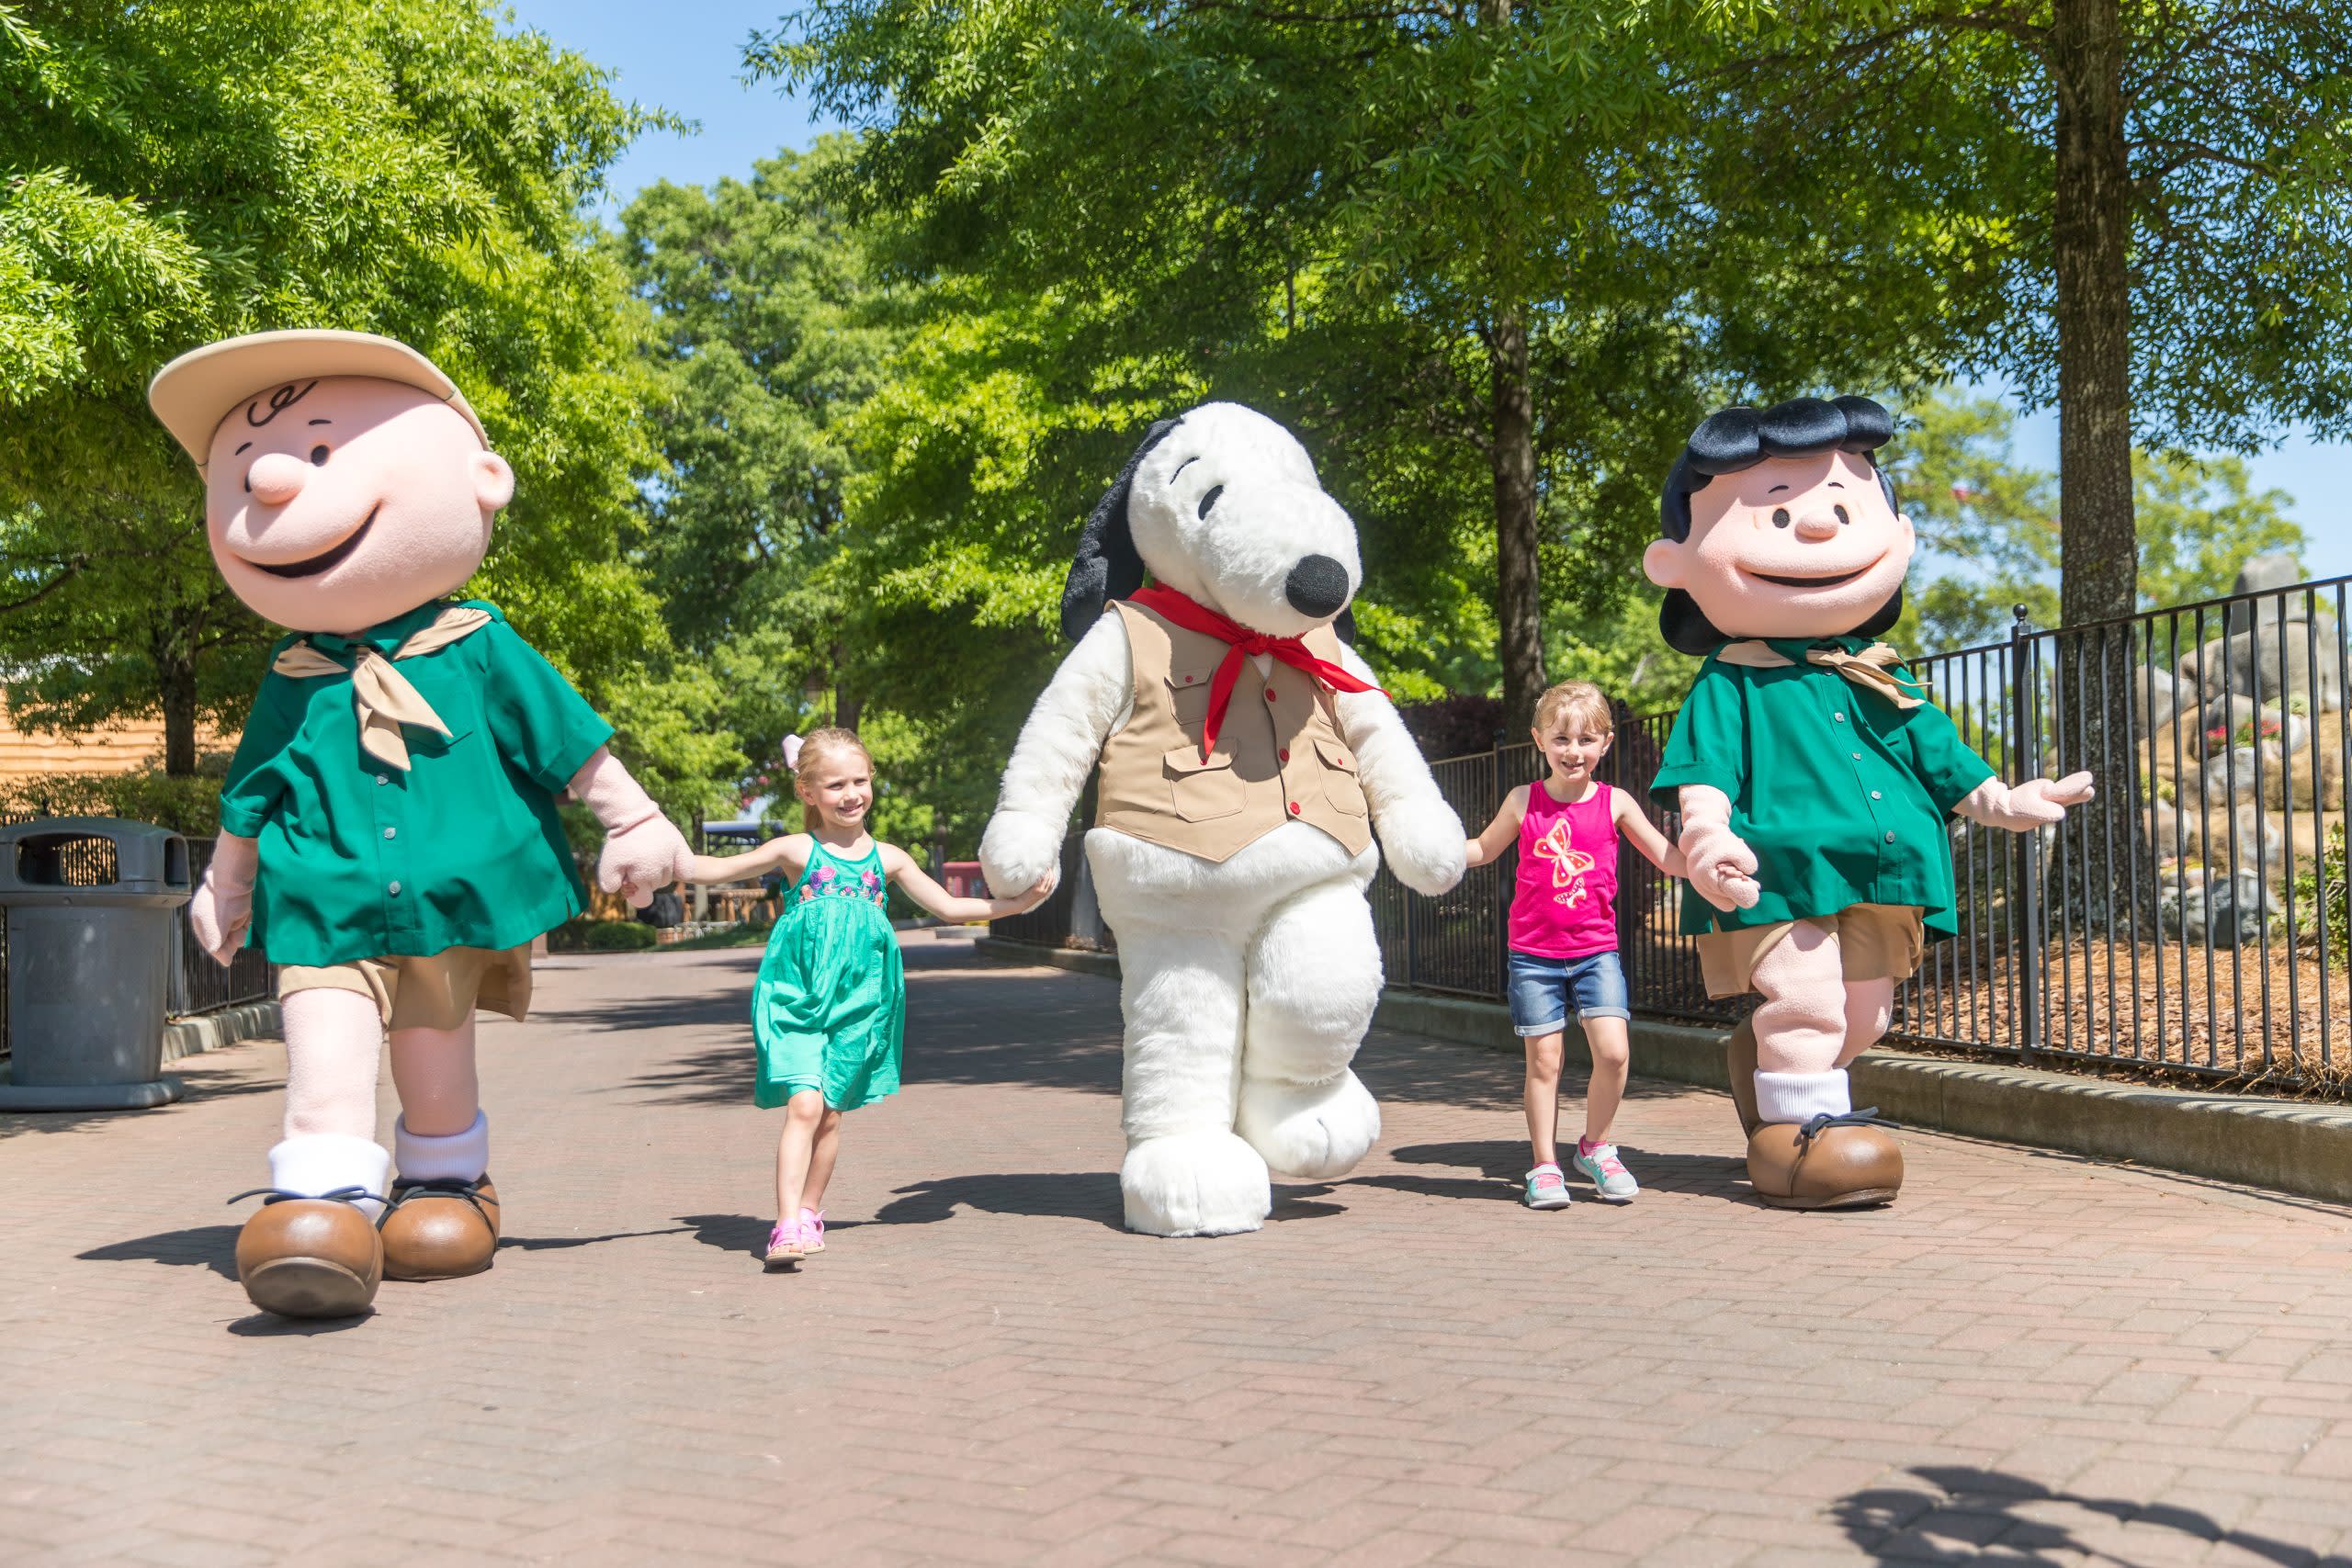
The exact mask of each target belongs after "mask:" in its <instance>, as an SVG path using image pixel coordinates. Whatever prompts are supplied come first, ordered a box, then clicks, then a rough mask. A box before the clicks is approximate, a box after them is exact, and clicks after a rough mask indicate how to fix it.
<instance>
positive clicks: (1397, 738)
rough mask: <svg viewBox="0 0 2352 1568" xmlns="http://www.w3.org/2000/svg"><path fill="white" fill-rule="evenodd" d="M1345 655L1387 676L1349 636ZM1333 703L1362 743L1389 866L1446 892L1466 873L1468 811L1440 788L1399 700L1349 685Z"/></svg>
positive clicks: (1359, 751) (1344, 732)
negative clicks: (1460, 813)
mask: <svg viewBox="0 0 2352 1568" xmlns="http://www.w3.org/2000/svg"><path fill="white" fill-rule="evenodd" d="M1340 664H1341V665H1343V666H1345V667H1346V669H1347V671H1348V673H1349V674H1351V675H1353V676H1354V677H1356V679H1358V680H1360V681H1363V682H1366V683H1368V684H1370V685H1373V686H1377V685H1379V684H1380V681H1379V678H1378V677H1377V676H1375V675H1374V674H1373V672H1372V666H1371V665H1369V664H1366V663H1365V662H1364V661H1363V660H1362V659H1360V658H1358V657H1357V656H1356V650H1355V649H1352V648H1350V647H1348V646H1347V645H1346V644H1344V643H1342V644H1341V645H1340ZM1332 708H1333V711H1334V712H1335V713H1336V714H1337V715H1338V716H1339V720H1340V736H1341V737H1342V738H1343V739H1345V740H1346V741H1347V743H1348V744H1349V745H1350V746H1351V747H1353V748H1354V749H1355V754H1356V773H1357V776H1358V777H1359V778H1361V779H1362V780H1363V793H1364V799H1365V800H1366V801H1367V802H1368V803H1369V804H1370V806H1371V807H1372V825H1373V826H1374V828H1375V829H1379V832H1380V848H1381V850H1382V852H1384V853H1385V854H1386V855H1387V857H1388V869H1389V870H1391V871H1393V872H1395V873H1396V874H1397V881H1399V882H1401V883H1403V884H1404V885H1405V886H1408V887H1409V888H1411V889H1412V890H1413V891H1414V892H1416V893H1419V894H1422V895H1424V896H1426V897H1432V898H1433V897H1437V895H1439V894H1441V893H1443V892H1444V891H1446V890H1447V889H1448V888H1450V887H1452V886H1453V885H1454V884H1455V883H1457V882H1459V881H1461V880H1462V872H1463V869H1464V863H1465V862H1466V861H1467V859H1468V856H1469V849H1470V845H1469V840H1467V838H1466V837H1464V833H1463V829H1462V818H1459V817H1457V816H1455V815H1454V811H1453V807H1451V806H1448V805H1447V804H1446V803H1445V796H1444V795H1441V794H1439V793H1438V787H1437V780H1436V779H1435V778H1434V777H1432V776H1431V775H1430V764H1429V761H1428V759H1426V758H1424V757H1423V756H1422V755H1421V749H1420V748H1419V746H1417V745H1415V744H1414V742H1413V737H1412V735H1411V733H1410V732H1409V731H1408V730H1407V729H1406V728H1405V721H1404V720H1403V719H1401V718H1399V717H1397V705H1395V704H1394V703H1392V702H1390V701H1389V700H1388V698H1387V697H1386V696H1385V695H1384V694H1381V693H1380V692H1377V691H1371V692H1341V693H1340V694H1339V695H1338V696H1337V698H1336V699H1335V700H1334V702H1333V704H1332Z"/></svg>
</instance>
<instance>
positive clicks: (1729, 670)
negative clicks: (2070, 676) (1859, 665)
mask: <svg viewBox="0 0 2352 1568" xmlns="http://www.w3.org/2000/svg"><path fill="white" fill-rule="evenodd" d="M1764 646H1766V647H1768V648H1770V649H1771V650H1772V652H1773V653H1775V654H1778V655H1779V656H1781V658H1782V659H1784V660H1788V662H1787V664H1786V665H1785V666H1783V667H1781V668H1776V669H1757V668H1748V667H1744V666H1741V665H1738V664H1730V663H1725V662H1724V660H1723V657H1722V653H1723V650H1722V649H1717V650H1716V652H1714V653H1712V654H1710V655H1708V656H1707V661H1706V663H1704V664H1702V666H1700V669H1699V675H1698V679H1697V680H1696V681H1694V682H1692V683H1691V694H1690V696H1689V697H1687V698H1685V699H1684V701H1683V704H1682V711H1681V713H1680V714H1679V715H1678V716H1676V718H1675V721H1674V733H1673V734H1672V735H1671V736H1669V737H1668V739H1667V742H1666V753H1665V757H1664V759H1663V761H1662V762H1661V765H1660V766H1659V768H1658V771H1657V779H1656V780H1655V781H1653V782H1652V784H1650V794H1651V796H1652V797H1653V798H1654V799H1656V800H1657V802H1658V803H1659V804H1660V805H1662V806H1664V807H1667V808H1668V809H1669V810H1671V809H1673V808H1674V806H1675V791H1676V790H1678V789H1679V788H1681V787H1682V786H1683V785H1685V784H1709V785H1713V787H1714V788H1716V789H1719V790H1721V791H1723V792H1724V794H1725V795H1729V796H1730V797H1731V830H1732V831H1733V832H1735V833H1736V834H1738V835H1739V837H1740V838H1742V839H1743V840H1747V846H1748V848H1750V849H1752V850H1754V851H1755V852H1756V882H1757V886H1758V889H1759V895H1760V896H1759V897H1758V899H1757V901H1756V907H1755V908H1752V909H1729V910H1724V909H1717V908H1715V907H1714V906H1713V904H1710V903H1708V902H1707V901H1706V900H1705V899H1704V898H1702V897H1700V896H1699V894H1698V892H1697V891H1696V890H1695V889H1693V888H1691V887H1690V886H1687V885H1686V886H1684V888H1683V890H1682V930H1683V931H1684V933H1685V934H1688V935H1704V934H1705V933H1707V932H1709V931H1733V930H1736V929H1739V928H1741V927H1746V926H1763V925H1772V924H1775V923H1777V922H1779V921H1781V920H1794V919H1804V918H1805V917H1807V916H1809V915H1834V914H1836V913H1838V911H1839V910H1840V909H1844V908H1850V907H1851V906H1853V905H1856V904H1916V905H1917V906H1918V907H1919V908H1920V910H1921V923H1922V924H1923V925H1925V926H1926V928H1927V930H1928V931H1929V932H1931V933H1934V934H1937V935H1942V936H1951V935H1952V934H1954V932H1955V931H1957V930H1958V929H1959V928H1958V924H1957V922H1956V921H1955V920H1954V919H1953V918H1952V902H1953V898H1952V870H1951V838H1950V836H1949V834H1948V832H1947V830H1946V823H1947V821H1948V820H1949V818H1951V808H1952V807H1953V806H1954V805H1956V804H1958V802H1959V801H1960V800H1961V799H1962V797H1963V796H1965V795H1967V794H1968V793H1969V792H1970V791H1971V790H1973V789H1974V788H1975V787H1976V786H1977V785H1978V784H1983V783H1984V782H1985V780H1986V779H1988V778H1991V777H1992V776H1993V766H1992V764H1991V763H1989V762H1987V761H1985V759H1984V758H1982V757H1980V756H1978V755H1977V754H1976V753H1975V752H1974V751H1973V750H1970V749H1969V747H1968V746H1967V744H1966V743H1965V742H1963V741H1962V739H1961V738H1960V732H1959V731H1958V730H1957V729H1955V728H1952V722H1951V718H1950V717H1949V716H1947V715H1946V714H1945V713H1944V711H1943V710H1942V709H1941V708H1939V707H1937V706H1936V705H1934V704H1933V703H1929V702H1925V701H1922V702H1920V703H1919V704H1918V705H1916V706H1913V707H1907V708H1906V707H1901V706H1898V705H1896V704H1895V702H1894V700H1893V699H1892V698H1890V697H1887V696H1885V695H1883V694H1880V693H1878V692H1876V691H1872V690H1869V689H1866V688H1864V687H1862V686H1860V685H1857V684H1855V683H1854V682H1849V680H1847V679H1846V678H1845V677H1843V676H1841V675H1839V674H1838V672H1837V671H1834V670H1829V669H1825V668H1823V667H1822V666H1820V665H1817V664H1809V663H1807V662H1806V660H1805V655H1806V652H1807V651H1808V650H1809V649H1815V648H1836V649H1842V650H1844V651H1845V652H1847V653H1860V651H1861V650H1862V649H1866V648H1868V647H1869V646H1870V641H1869V639H1868V638H1864V637H1826V638H1808V637H1798V638H1795V639H1792V640H1791V639H1765V644H1764ZM1893 673H1894V675H1895V676H1896V678H1897V679H1898V681H1899V682H1901V683H1903V684H1904V685H1905V687H1906V688H1908V690H1909V691H1910V692H1911V694H1915V695H1918V696H1921V697H1924V696H1925V692H1924V691H1923V690H1922V689H1921V688H1920V687H1919V685H1918V683H1917V681H1916V680H1915V679H1914V678H1913V677H1912V676H1911V675H1910V672H1909V671H1907V670H1906V669H1905V668H1904V667H1902V666H1900V665H1897V666H1895V667H1894V671H1893Z"/></svg>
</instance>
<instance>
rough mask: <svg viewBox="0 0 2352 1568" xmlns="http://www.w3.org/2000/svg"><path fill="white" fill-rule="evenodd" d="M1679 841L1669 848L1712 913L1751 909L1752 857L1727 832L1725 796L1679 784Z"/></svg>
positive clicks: (1753, 896) (1701, 786) (1753, 900)
mask: <svg viewBox="0 0 2352 1568" xmlns="http://www.w3.org/2000/svg"><path fill="white" fill-rule="evenodd" d="M1675 802H1676V804H1677V805H1679V807H1681V808H1682V836H1681V837H1680V838H1679V839H1678V840H1676V841H1675V846H1674V847H1675V848H1677V849H1679V850H1680V851H1681V852H1682V858H1683V859H1684V860H1685V861H1687V862H1688V863H1690V871H1691V886H1692V887H1694V888H1696V889H1697V890H1698V894H1699V897H1702V898H1704V899H1705V900H1706V901H1707V902H1708V903H1710V904H1713V906H1714V907H1715V908H1718V909H1753V908H1756V899H1757V894H1758V889H1757V886H1756V852H1755V851H1754V850H1751V849H1749V848H1748V847H1747V841H1746V840H1743V839H1742V838H1740V836H1739V835H1738V834H1736V833H1735V832H1733V831H1732V830H1731V796H1729V795H1725V794H1724V792H1723V791H1721V790H1719V789H1716V788H1714V787H1713V785H1710V784H1684V785H1683V786H1682V788H1681V789H1680V790H1679V791H1677V792H1676V794H1675Z"/></svg>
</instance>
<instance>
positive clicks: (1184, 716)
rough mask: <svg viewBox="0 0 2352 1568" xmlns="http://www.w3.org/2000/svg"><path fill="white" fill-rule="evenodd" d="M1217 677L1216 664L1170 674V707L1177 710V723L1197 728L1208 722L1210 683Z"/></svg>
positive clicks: (1171, 671)
mask: <svg viewBox="0 0 2352 1568" xmlns="http://www.w3.org/2000/svg"><path fill="white" fill-rule="evenodd" d="M1215 677H1216V665H1214V664H1206V665H1203V666H1202V667H1201V668H1200V669H1198V670H1170V671H1169V672H1168V705H1169V706H1170V707H1172V708H1174V709H1175V710H1176V722H1177V723H1179V724H1182V725H1187V726H1191V727H1193V728H1197V727H1199V726H1200V725H1203V724H1205V723H1206V722H1208V716H1209V683H1210V682H1211V681H1212V680H1213V679H1214V678H1215Z"/></svg>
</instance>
